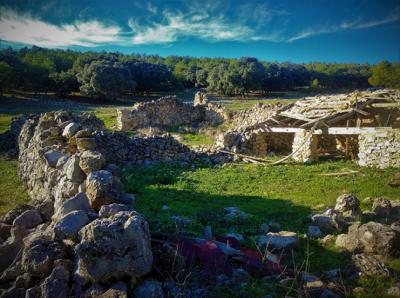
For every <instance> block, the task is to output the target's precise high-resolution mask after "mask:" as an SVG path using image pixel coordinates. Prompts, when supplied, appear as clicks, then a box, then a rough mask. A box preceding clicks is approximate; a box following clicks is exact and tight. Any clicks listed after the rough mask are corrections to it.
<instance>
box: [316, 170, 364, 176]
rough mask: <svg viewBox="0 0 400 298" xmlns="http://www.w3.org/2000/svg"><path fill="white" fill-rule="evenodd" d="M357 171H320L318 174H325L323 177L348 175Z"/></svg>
mask: <svg viewBox="0 0 400 298" xmlns="http://www.w3.org/2000/svg"><path fill="white" fill-rule="evenodd" d="M357 173H359V171H347V172H336V173H322V174H319V176H325V177H341V176H349V175H353V174H357Z"/></svg>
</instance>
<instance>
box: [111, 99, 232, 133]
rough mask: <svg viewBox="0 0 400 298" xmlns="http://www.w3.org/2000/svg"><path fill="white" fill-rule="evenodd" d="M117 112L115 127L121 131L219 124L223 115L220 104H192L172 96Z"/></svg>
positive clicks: (222, 119)
mask: <svg viewBox="0 0 400 298" xmlns="http://www.w3.org/2000/svg"><path fill="white" fill-rule="evenodd" d="M117 113H118V116H117V121H118V125H117V127H118V129H119V130H123V131H132V130H136V129H139V128H143V127H151V126H170V125H195V126H201V125H216V124H221V123H222V122H223V121H224V117H225V111H224V109H223V108H222V107H221V106H216V105H212V104H209V103H208V104H197V105H196V106H192V105H189V104H185V103H182V102H180V101H178V100H177V99H176V97H173V96H166V97H161V98H159V99H157V100H153V101H151V102H146V103H137V104H135V105H134V106H133V107H132V108H131V109H120V110H118V111H117Z"/></svg>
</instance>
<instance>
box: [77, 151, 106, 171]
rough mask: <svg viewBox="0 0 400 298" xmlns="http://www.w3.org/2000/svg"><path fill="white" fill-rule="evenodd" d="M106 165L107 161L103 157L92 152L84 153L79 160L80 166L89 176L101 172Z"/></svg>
mask: <svg viewBox="0 0 400 298" xmlns="http://www.w3.org/2000/svg"><path fill="white" fill-rule="evenodd" d="M105 164H106V161H105V159H104V157H103V155H102V154H101V153H98V152H95V151H91V150H86V151H84V152H83V153H82V154H81V156H80V160H79V166H80V167H81V169H82V171H83V172H84V173H85V174H86V175H89V173H90V172H93V171H99V170H101V169H102V168H103V167H104V166H105Z"/></svg>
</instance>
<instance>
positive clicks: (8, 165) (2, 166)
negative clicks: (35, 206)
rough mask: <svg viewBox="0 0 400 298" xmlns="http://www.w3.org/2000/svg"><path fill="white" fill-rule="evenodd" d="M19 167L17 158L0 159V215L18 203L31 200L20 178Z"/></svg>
mask: <svg viewBox="0 0 400 298" xmlns="http://www.w3.org/2000/svg"><path fill="white" fill-rule="evenodd" d="M17 169H18V162H17V161H16V160H4V159H0V181H1V183H0V188H1V191H0V215H2V214H4V213H6V212H7V211H9V210H10V209H12V208H13V207H15V206H16V205H18V204H23V203H28V202H29V196H28V194H27V193H26V192H25V191H24V189H23V188H22V186H21V181H20V180H19V178H18V175H17Z"/></svg>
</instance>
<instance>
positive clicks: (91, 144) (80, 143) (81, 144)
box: [76, 138, 97, 151]
mask: <svg viewBox="0 0 400 298" xmlns="http://www.w3.org/2000/svg"><path fill="white" fill-rule="evenodd" d="M76 145H77V147H78V150H79V151H84V150H94V149H96V147H97V143H96V140H95V139H94V138H77V139H76Z"/></svg>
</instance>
